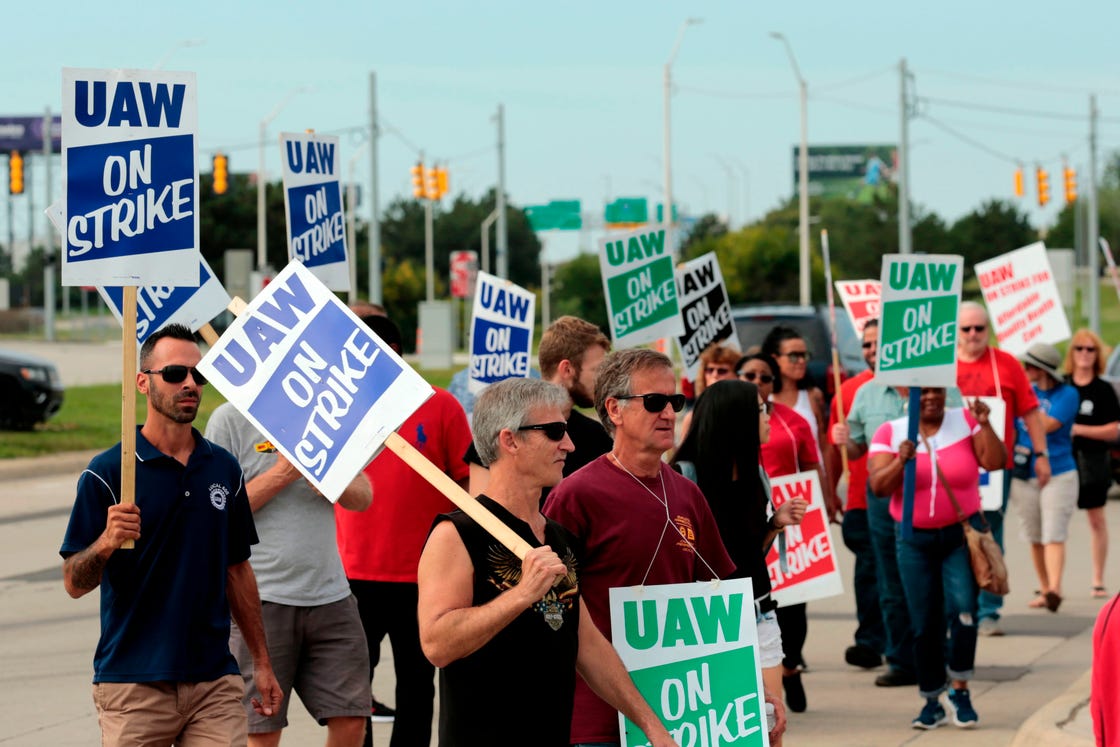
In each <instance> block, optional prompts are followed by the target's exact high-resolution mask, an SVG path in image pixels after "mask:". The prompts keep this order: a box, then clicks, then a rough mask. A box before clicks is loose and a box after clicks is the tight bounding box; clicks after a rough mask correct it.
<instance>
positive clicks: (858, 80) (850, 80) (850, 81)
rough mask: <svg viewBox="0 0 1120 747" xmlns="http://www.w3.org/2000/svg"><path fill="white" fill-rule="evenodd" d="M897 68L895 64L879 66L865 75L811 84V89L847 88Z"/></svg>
mask: <svg viewBox="0 0 1120 747" xmlns="http://www.w3.org/2000/svg"><path fill="white" fill-rule="evenodd" d="M896 69H897V68H896V66H895V65H888V66H887V67H883V68H879V69H877V70H872V71H871V72H869V73H864V74H863V75H857V76H856V77H854V78H848V79H847V80H842V81H839V82H837V83H825V84H823V85H817V86H811V87H810V90H811V91H812V90H817V91H828V90H832V89H834V88H845V87H847V86H854V85H856V84H857V83H863V82H864V81H868V80H872V79H874V78H878V77H880V76H882V75H886V74H888V73H893V72H894V71H895V70H896Z"/></svg>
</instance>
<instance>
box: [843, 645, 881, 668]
mask: <svg viewBox="0 0 1120 747" xmlns="http://www.w3.org/2000/svg"><path fill="white" fill-rule="evenodd" d="M844 661H846V662H848V663H849V664H851V665H852V666H853V667H862V668H864V669H874V668H875V667H877V666H879V665H880V664H882V663H883V657H882V656H879V654H878V652H876V651H875V649H873V648H871V647H870V646H864V645H862V644H859V643H857V644H856V645H854V646H848V648H847V649H845V651H844Z"/></svg>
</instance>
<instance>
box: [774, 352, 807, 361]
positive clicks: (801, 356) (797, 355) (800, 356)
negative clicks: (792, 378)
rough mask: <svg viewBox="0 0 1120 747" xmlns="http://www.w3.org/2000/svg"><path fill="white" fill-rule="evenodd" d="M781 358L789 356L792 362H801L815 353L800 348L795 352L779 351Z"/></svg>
mask: <svg viewBox="0 0 1120 747" xmlns="http://www.w3.org/2000/svg"><path fill="white" fill-rule="evenodd" d="M778 357H779V358H789V362H790V363H800V362H802V361H807V360H809V359H811V358H812V357H813V354H812V353H810V352H809V351H808V350H798V351H795V352H793V353H779V354H778Z"/></svg>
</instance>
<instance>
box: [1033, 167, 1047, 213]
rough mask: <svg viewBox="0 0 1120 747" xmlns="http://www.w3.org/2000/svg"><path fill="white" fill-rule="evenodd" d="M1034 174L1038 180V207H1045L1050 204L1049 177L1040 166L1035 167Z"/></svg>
mask: <svg viewBox="0 0 1120 747" xmlns="http://www.w3.org/2000/svg"><path fill="white" fill-rule="evenodd" d="M1034 173H1035V177H1036V178H1037V180H1038V206H1039V207H1046V203H1048V202H1050V175H1049V174H1047V173H1046V169H1044V168H1042V167H1041V166H1036V167H1035V170H1034Z"/></svg>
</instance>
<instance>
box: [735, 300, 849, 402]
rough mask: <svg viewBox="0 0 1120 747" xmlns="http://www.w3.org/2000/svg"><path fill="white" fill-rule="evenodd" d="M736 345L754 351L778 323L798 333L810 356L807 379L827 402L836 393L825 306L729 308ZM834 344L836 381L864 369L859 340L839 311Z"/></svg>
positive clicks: (845, 314) (837, 311)
mask: <svg viewBox="0 0 1120 747" xmlns="http://www.w3.org/2000/svg"><path fill="white" fill-rule="evenodd" d="M731 318H732V319H733V320H734V322H735V331H736V332H738V333H739V345H740V346H741V348H742V349H743V351H750V350H752V349H756V348H757V347H758V346H760V345H761V344H762V341H763V339H765V337H766V334H767V333H768V332H769V331H770V330H771V329H773V328H774V327H775V326H777V325H779V324H784V325H786V326H789V327H793V328H794V329H796V330H797V331H798V332H800V333H801V336H802V338H803V339H804V340H805V343H806V345H807V346H808V348H809V352H810V353H812V356H813V357H812V358H811V359H810V360H809V373H808V376H809V379H810V380H811V381H812V382H813V384H814V385H816V386H818V387H820V388H821V391H823V392H824V393H825V396H826V397H827V398H828V399H829V400H831V399H832V395H833V393H834V392H835V390H836V381H835V379H834V377H833V373H832V333H831V332H830V330H829V319H828V306H826V305H821V306H815V307H813V306H798V305H796V304H771V305H765V306H736V307H734V308H732V309H731ZM836 330H837V342H838V347H839V353H840V368H841V370H840V378H841V379H846V378H848V377H849V376H851V375H853V374H856V373H859V372H860V371H863V370H864V369H866V368H867V363H866V362H865V361H864V360H863V346H862V341H861V339H860V338H859V336H858V335H856V331H855V328H854V327H853V326H852V321H851V319H849V318H848V315H847V313H846V312H845V311H844V309H843V308H837V309H836Z"/></svg>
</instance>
